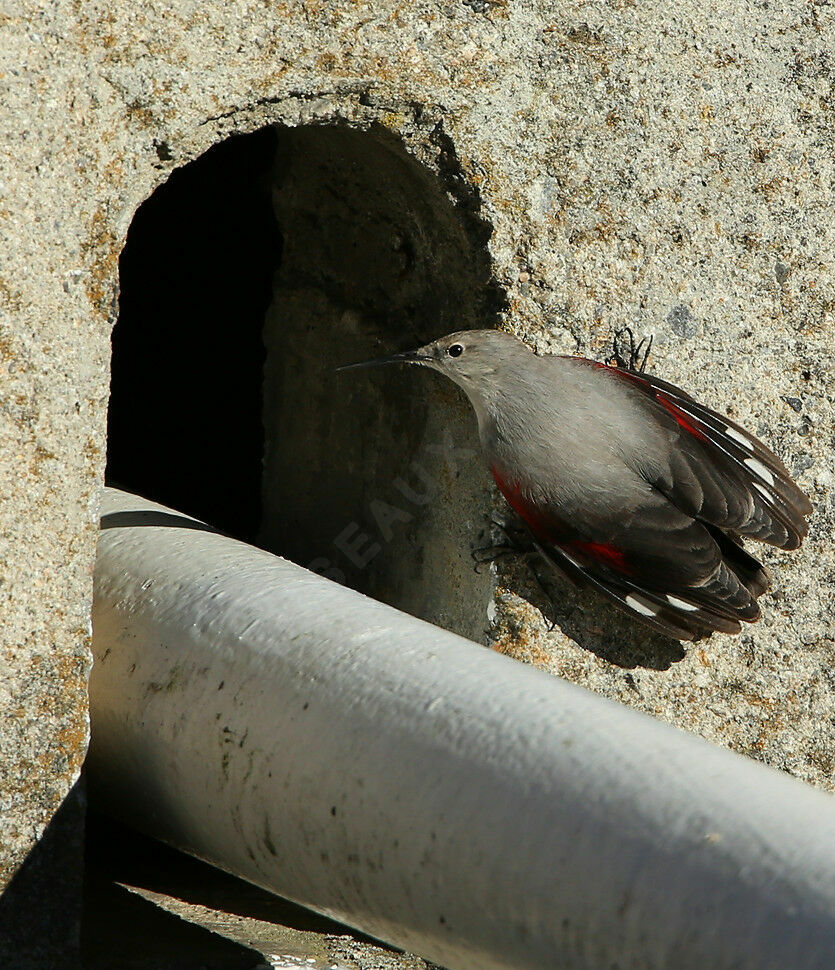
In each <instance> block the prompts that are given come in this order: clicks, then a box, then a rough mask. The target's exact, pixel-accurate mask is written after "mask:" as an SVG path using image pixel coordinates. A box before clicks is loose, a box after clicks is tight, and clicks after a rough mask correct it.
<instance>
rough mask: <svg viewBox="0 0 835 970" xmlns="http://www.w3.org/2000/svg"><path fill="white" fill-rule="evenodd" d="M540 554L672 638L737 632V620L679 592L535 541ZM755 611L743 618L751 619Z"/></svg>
mask: <svg viewBox="0 0 835 970" xmlns="http://www.w3.org/2000/svg"><path fill="white" fill-rule="evenodd" d="M537 548H538V549H539V551H540V553H541V554H542V555H543V556H544V557H545V559H546V560H548V561H549V562H550V563H551V564H552V565H553V566H555V567H556V568H557V569H558V570H559V571H560V572H562V573H564V574H565V575H566V576H568V578H569V579H571V580H572V581H573V582H575V583H577V585H579V586H590V587H591V588H592V589H595V590H597V592H598V593H602V594H603V595H604V596H605V597H606V598H607V599H608V600H610V601H611V602H612V603H614V604H615V605H616V606H618V607H620V609H622V610H623V611H624V612H626V613H629V614H631V615H632V616H637V617H638V618H640V619H641V620H642V621H643V623H645V624H646V625H647V626H649V627H651V628H652V629H653V630H656V631H657V632H659V633H663V634H665V635H666V636H670V637H674V638H675V639H676V640H696V639H699V638H700V637H702V636H707V635H709V634H710V633H712V632H713V631H715V630H719V631H721V632H723V633H739V630H740V621H739V619H735V618H734V617H732V616H727V615H725V612H724V611H721V612H719V611H716V610H714V609H711V608H710V607H709V606H705V605H703V604H700V603H698V602H696V601H695V599H694V598H691V597H688V598H686V599H685V598H684V596H682V595H678V596H676V595H673V594H671V593H662V592H660V591H658V590H654V589H653V590H650V589H647V588H646V587H645V586H644V585H643V584H642V583H641V581H640V580H638V581H634V580H633V579H631V578H629V577H627V576H625V575H622V574H618V573H616V572H615V571H613V570H612V569H609V568H607V567H606V566H602V567H601V564H599V563H598V564H596V565H590V564H589V563H582V562H581V561H580V560H579V559H578V558H576V557H575V556H574V555H573V554H572V552H569V551H568V550H567V549H565V548H562V547H560V546H555V545H550V544H547V545H546V544H540V543H537ZM754 605H755V606H756V603H755V604H754ZM758 615H759V611H758V610H757V611H756V613H754V614H753V615H751V616H747V617H745V619H747V620H754V619H756V618H757V616H758Z"/></svg>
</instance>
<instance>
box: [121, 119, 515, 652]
mask: <svg viewBox="0 0 835 970" xmlns="http://www.w3.org/2000/svg"><path fill="white" fill-rule="evenodd" d="M427 137H428V138H429V139H430V140H431V141H432V142H433V144H432V146H431V147H432V149H433V155H436V156H437V158H438V166H439V169H440V172H439V174H436V173H434V172H432V171H430V170H429V169H427V168H426V167H424V166H423V165H421V164H420V163H419V162H418V161H417V160H416V159H415V158H413V157H412V156H411V155H410V154H409V153H408V152H407V151H406V149H405V147H404V146H403V144H402V143H401V142H400V140H399V139H397V138H396V137H394V136H393V135H392V134H391V133H390V132H388V131H386V130H384V129H371V130H367V131H365V130H364V131H361V130H356V129H351V128H348V127H347V126H344V125H321V126H309V127H300V128H295V129H290V128H282V127H277V128H269V129H264V130H262V131H259V132H256V133H254V134H251V135H245V136H235V137H232V138H229V139H227V140H226V141H225V142H223V143H221V144H220V145H217V146H215V147H214V148H212V149H211V150H210V151H208V152H207V153H206V154H205V155H203V156H202V157H201V158H199V159H197V160H196V161H194V162H192V163H190V164H189V165H186V166H184V167H182V168H181V169H178V170H176V171H175V172H174V173H173V174H172V175H171V177H170V179H169V180H168V182H167V183H166V184H165V185H163V186H161V187H160V188H159V189H158V190H157V191H156V192H155V193H154V195H153V196H152V197H151V198H150V199H149V200H148V201H147V202H146V203H145V204H144V205H143V206H142V207H141V208H140V209H139V211H138V212H137V214H136V217H135V219H134V222H133V225H132V227H131V230H130V232H129V234H128V241H127V244H126V246H125V249H124V252H123V254H122V259H121V264H120V267H121V312H120V317H119V322H118V324H117V326H116V329H115V331H114V336H113V378H112V397H111V405H110V419H109V429H108V433H109V444H108V478H109V481H110V482H111V483H112V484H115V485H118V486H120V487H123V488H125V489H128V490H132V491H135V492H139V493H141V494H144V495H146V496H148V497H149V498H152V499H154V500H156V501H160V502H163V503H165V504H168V505H171V506H173V507H175V508H177V509H180V510H182V511H183V512H186V513H188V514H190V515H194V516H196V517H198V518H201V519H205V520H206V521H207V522H209V523H211V524H212V525H213V526H216V527H217V528H218V529H220V530H222V531H224V532H227V533H228V534H230V535H233V536H235V537H237V538H241V539H244V540H245V541H250V542H251V541H256V542H258V544H259V545H262V546H264V547H265V548H268V549H270V550H271V551H274V552H277V553H280V554H282V555H286V556H287V557H288V558H291V559H293V560H295V561H297V562H299V563H301V564H302V565H305V566H311V567H312V568H314V569H316V570H318V571H320V572H322V573H323V574H325V575H327V576H329V577H331V578H334V579H336V580H338V581H340V582H343V583H345V584H347V585H349V586H352V587H354V588H357V589H359V590H361V591H362V592H365V593H368V594H369V595H371V596H374V597H375V598H377V599H380V600H382V601H383V602H387V603H389V604H391V605H393V606H396V607H398V608H401V609H404V610H406V611H407V612H410V613H413V614H415V615H417V616H420V617H423V618H425V619H428V620H430V621H432V622H435V623H439V624H440V625H442V626H445V627H447V628H449V629H453V630H455V631H456V632H460V633H463V634H465V635H468V636H471V637H474V638H476V639H483V637H484V635H485V632H486V628H487V606H488V603H489V598H490V583H489V577H488V576H484V575H482V576H479V575H477V574H476V573H475V572H474V570H473V564H472V560H471V558H470V550H471V548H472V546H473V545H478V544H479V543H480V542H483V541H484V537H485V536H486V531H487V526H488V522H487V512H488V510H489V508H490V502H491V493H490V484H489V481H488V476H487V473H486V472H485V470H484V468H483V465H482V462H481V459H480V456H479V454H478V442H477V437H476V430H475V421H474V419H473V417H472V416H471V414H470V411H469V408H468V406H467V405H466V404H465V402H464V401H463V399H462V397H461V395H460V394H459V392H458V390H457V389H456V388H455V387H454V386H452V385H450V384H448V383H446V382H444V381H443V379H442V378H440V377H439V376H438V375H434V374H429V373H416V372H414V371H408V372H405V371H403V370H402V369H399V368H392V369H390V370H387V371H379V372H373V371H372V372H355V373H348V374H342V375H337V374H336V373H335V368H336V367H337V366H338V365H340V364H342V363H347V362H350V361H353V360H358V359H361V358H367V357H372V356H376V355H381V354H384V353H390V352H391V351H394V350H402V349H406V348H409V347H413V346H416V345H417V344H420V343H423V342H425V341H427V340H430V339H433V338H435V337H437V336H439V335H441V334H443V333H446V332H449V331H452V330H456V329H465V328H468V327H473V326H490V325H492V324H493V323H495V320H496V310H497V308H498V305H499V303H500V298H499V297H497V295H496V290H495V288H493V287H492V286H491V282H490V265H489V257H488V253H487V248H486V244H487V240H488V239H489V234H490V233H489V228H488V227H487V226H486V225H485V224H484V223H482V222H480V221H479V219H478V216H477V208H478V200H477V199H475V198H473V196H472V192H471V190H469V189H467V188H466V186H465V183H464V182H463V180H462V179H461V177H460V172H459V171H458V167H457V161H456V159H455V156H454V152H453V151H452V150H451V147H450V144H449V143H448V141H446V140H445V139H444V137H443V135H442V133H440V132H439V131H435V132H432V133H431V134H430V135H429V136H427Z"/></svg>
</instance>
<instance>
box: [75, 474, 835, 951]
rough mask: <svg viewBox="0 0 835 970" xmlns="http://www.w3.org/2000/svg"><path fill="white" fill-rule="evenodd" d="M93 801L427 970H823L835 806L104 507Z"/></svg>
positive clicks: (160, 517)
mask: <svg viewBox="0 0 835 970" xmlns="http://www.w3.org/2000/svg"><path fill="white" fill-rule="evenodd" d="M94 642H95V656H96V662H95V666H94V670H93V676H92V682H91V706H92V732H93V740H92V748H91V753H90V759H89V777H90V787H91V797H92V798H93V799H94V800H95V801H96V802H97V803H98V804H99V805H100V806H106V807H107V808H108V809H109V810H110V811H111V812H113V813H115V814H117V815H119V816H121V817H122V818H123V819H125V820H127V821H129V822H130V823H131V824H133V825H135V826H136V827H138V828H141V829H142V830H144V831H146V832H148V833H150V834H152V835H154V836H156V837H158V838H160V839H162V840H164V841H167V842H169V843H171V844H173V845H176V846H178V847H181V848H184V849H186V850H188V851H189V852H191V853H193V854H195V855H197V856H199V857H201V858H203V859H207V860H209V861H212V862H213V863H215V864H216V865H218V866H220V867H221V868H223V869H226V870H228V871H230V872H233V873H236V874H237V875H240V876H243V877H244V878H246V879H249V880H251V881H252V882H254V883H256V884H258V885H261V886H264V887H266V888H269V889H272V890H274V891H276V892H278V893H280V894H281V895H283V896H286V897H288V898H289V899H292V900H295V901H297V902H300V903H302V904H304V905H306V906H308V907H310V908H312V909H315V910H317V911H319V912H321V913H324V914H326V915H329V916H332V917H335V918H337V919H339V920H342V921H343V922H346V923H348V924H350V925H352V926H356V927H358V928H359V929H362V930H364V931H365V932H367V933H370V934H372V935H374V936H376V937H378V938H381V939H384V940H387V941H390V942H392V943H395V944H397V945H399V946H402V947H404V948H407V949H409V950H412V951H414V952H417V953H420V954H422V955H425V956H427V957H429V958H430V959H432V960H435V961H438V962H440V963H443V964H445V965H446V966H448V967H450V968H461V970H469V968H472V970H476V968H477V970H493V968H495V970H498V968H509V967H514V968H542V967H545V966H548V967H560V968H566V970H568V968H589V970H591V968H595V970H597V968H600V967H602V966H610V965H619V966H629V967H632V968H650V967H656V968H657V967H676V968H678V970H687V968H694V970H695V968H698V970H703V968H704V967H706V966H709V967H711V968H715V970H721V968H731V967H733V968H735V970H745V968H752V970H753V968H757V970H768V968H775V970H776V968H780V970H784V968H785V967H804V968H806V970H814V968H820V970H823V968H827V970H828V968H830V967H832V966H835V806H833V804H832V801H831V800H830V799H829V798H828V797H827V796H825V795H823V794H821V793H819V792H816V791H814V790H812V789H810V788H808V787H806V786H804V785H802V784H800V783H799V782H797V781H794V780H792V779H790V778H788V777H787V776H784V775H781V774H779V773H777V772H775V771H773V770H771V769H768V768H765V767H763V766H761V765H758V764H756V763H754V762H751V761H748V760H746V759H744V758H741V757H738V756H736V755H733V754H731V753H729V752H727V751H724V750H721V749H719V748H715V747H713V746H710V745H708V744H706V743H704V742H702V741H699V740H698V739H696V738H694V737H691V736H688V735H686V734H683V733H681V732H679V731H676V730H674V729H672V728H669V727H667V726H664V725H662V724H660V723H658V722H656V721H654V720H652V719H650V718H647V717H644V716H642V715H639V714H636V713H633V712H630V711H629V710H627V709H625V708H623V707H621V706H619V705H616V704H613V703H611V702H609V701H607V700H604V699H602V698H600V697H597V696H595V695H593V694H591V693H588V692H586V691H584V690H582V689H579V688H577V687H574V686H572V685H569V684H567V683H565V682H562V681H560V680H557V679H555V678H552V677H549V676H547V675H545V674H543V673H541V672H538V671H536V670H534V669H532V668H530V667H526V666H524V665H523V664H520V663H516V662H514V661H511V660H508V659H507V658H505V657H503V656H500V655H497V654H495V653H492V652H489V651H486V650H484V649H483V648H479V647H478V646H476V645H475V644H473V643H471V642H469V641H467V640H464V639H462V638H460V637H457V636H455V635H453V634H450V633H447V632H445V631H443V630H440V629H437V628H435V627H433V626H431V625H429V624H426V623H424V622H422V621H419V620H416V619H414V618H412V617H409V616H406V615H405V614H402V613H399V612H397V611H395V610H393V609H391V608H389V607H385V606H383V605H381V604H379V603H377V602H375V601H373V600H369V599H367V598H366V597H363V596H361V595H359V594H357V593H354V592H352V591H351V590H348V589H345V588H342V587H340V586H336V585H334V584H333V583H331V582H329V581H327V580H324V579H322V578H321V577H318V576H315V575H313V574H312V573H310V572H307V571H306V570H304V569H301V568H299V567H298V566H296V565H294V564H293V563H289V562H286V561H284V560H281V559H278V558H276V557H274V556H272V555H270V554H268V553H265V552H263V551H260V550H258V549H254V548H252V547H249V546H246V545H244V544H242V543H240V542H236V541H234V540H231V539H228V538H226V537H224V536H222V535H220V534H218V533H216V532H215V531H214V530H211V529H210V528H209V527H205V526H203V525H202V524H201V523H199V522H196V521H195V520H193V519H189V518H187V517H185V516H181V515H180V514H179V513H176V512H173V511H171V510H169V509H165V508H163V507H162V506H159V505H155V504H154V503H151V502H147V501H145V500H143V499H140V498H136V497H135V496H132V495H128V494H126V493H120V492H117V491H114V490H108V491H107V493H106V495H105V498H104V503H103V517H102V532H101V538H100V543H99V554H98V562H97V568H96V600H95V608H94Z"/></svg>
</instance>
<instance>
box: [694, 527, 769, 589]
mask: <svg viewBox="0 0 835 970" xmlns="http://www.w3.org/2000/svg"><path fill="white" fill-rule="evenodd" d="M702 525H703V526H704V527H705V528H706V529H707V530H708V532H709V533H710V534H711V536H712V537H713V539H714V541H715V542H716V545H717V546H719V551H720V552H721V553H722V559H723V560H724V561H725V564H726V565H727V566H728V568H729V569H731V570H732V571H733V572H734V573H735V575H736V577H737V578H738V579H739V581H740V582H741V583H742V584H743V586H745V588H746V589H747V590H748V592H749V593H750V594H751V596H752V597H753V598H754V599H756V598H757V597H758V596H761V595H762V594H763V593H764V592H765V591H766V590H767V589H768V588H769V586H770V585H771V578H770V576H769V575H768V570H767V569H766V568H765V567H764V566H763V565H762V563H760V562H759V561H758V560H756V559H755V558H754V557H753V556H752V555H751V554H750V553H749V552H747V551H746V550H745V549H743V547H742V543H741V542H740V540H739V539H738V538H737V537H736V536H735V535H733V534H731V533H727V532H723V531H722V530H721V529H719V528H717V527H716V526H715V525H710V523H708V522H703V523H702Z"/></svg>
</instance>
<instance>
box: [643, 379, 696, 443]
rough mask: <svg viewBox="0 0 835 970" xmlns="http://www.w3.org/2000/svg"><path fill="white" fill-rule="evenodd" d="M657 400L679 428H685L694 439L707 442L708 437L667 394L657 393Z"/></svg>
mask: <svg viewBox="0 0 835 970" xmlns="http://www.w3.org/2000/svg"><path fill="white" fill-rule="evenodd" d="M655 400H656V401H658V403H659V404H660V405H661V406H662V407H664V408H666V409H667V410H668V411H669V412H670V414H672V416H673V417H674V418H675V419H676V422H677V423H678V425H679V427H682V428H684V430H685V431H687V432H689V433H690V434H692V435H693V437H694V438H698V439H699V440H700V441H707V435H706V434H704V432H703V431H701V430H700V429H699V428H697V427H696V425H695V424H693V423H692V422H691V421H690V419H689V418H688V417H687V415H686V414H685V413H684V411H682V410H681V408H679V407H676V405H675V404H673V402H672V401H671V400H670V399H669V398H668V397H667V396H666V395H665V394H662V393H661V391H656V392H655Z"/></svg>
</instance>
